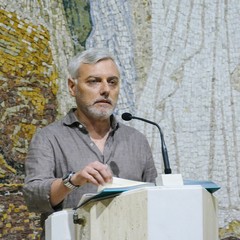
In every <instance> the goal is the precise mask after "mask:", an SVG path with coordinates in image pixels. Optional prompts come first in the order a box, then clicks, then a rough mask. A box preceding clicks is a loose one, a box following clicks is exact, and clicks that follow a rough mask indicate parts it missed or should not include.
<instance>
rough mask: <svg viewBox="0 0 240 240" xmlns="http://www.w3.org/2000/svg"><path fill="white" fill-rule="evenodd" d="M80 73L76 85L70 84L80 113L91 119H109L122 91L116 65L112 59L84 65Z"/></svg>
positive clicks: (70, 82)
mask: <svg viewBox="0 0 240 240" xmlns="http://www.w3.org/2000/svg"><path fill="white" fill-rule="evenodd" d="M78 73H79V78H78V79H77V81H76V82H75V83H74V82H72V80H69V82H68V84H69V89H70V93H71V95H72V96H74V97H75V98H76V103H77V106H78V113H79V114H80V115H82V114H83V115H84V116H85V117H87V118H91V119H107V118H108V117H109V116H110V115H111V114H112V113H113V110H114V108H115V107H116V104H117V100H118V95H119V90H120V82H119V81H120V76H119V71H118V69H117V66H116V64H115V63H114V62H113V61H112V60H111V59H106V60H101V61H99V62H97V63H96V64H82V65H81V67H80V68H79V71H78Z"/></svg>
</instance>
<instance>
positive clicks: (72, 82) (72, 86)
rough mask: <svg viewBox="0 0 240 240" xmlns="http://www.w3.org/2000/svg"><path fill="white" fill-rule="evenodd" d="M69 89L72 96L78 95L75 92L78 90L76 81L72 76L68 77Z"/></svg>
mask: <svg viewBox="0 0 240 240" xmlns="http://www.w3.org/2000/svg"><path fill="white" fill-rule="evenodd" d="M68 90H69V92H70V94H71V96H72V97H75V96H76V94H75V92H76V82H75V80H74V79H72V78H68Z"/></svg>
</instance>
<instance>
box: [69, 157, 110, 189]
mask: <svg viewBox="0 0 240 240" xmlns="http://www.w3.org/2000/svg"><path fill="white" fill-rule="evenodd" d="M111 181H112V171H111V169H110V167H109V166H108V165H106V164H103V163H101V162H99V161H95V162H92V163H90V164H88V165H87V166H86V167H84V168H83V169H81V170H79V171H78V172H76V173H75V174H74V175H73V176H72V178H71V182H72V183H73V184H74V185H80V186H82V185H84V184H85V183H92V184H94V185H97V186H99V185H104V184H105V183H109V182H111Z"/></svg>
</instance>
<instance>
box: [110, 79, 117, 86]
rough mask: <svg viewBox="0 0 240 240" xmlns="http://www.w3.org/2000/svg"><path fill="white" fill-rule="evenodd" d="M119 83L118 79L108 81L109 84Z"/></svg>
mask: <svg viewBox="0 0 240 240" xmlns="http://www.w3.org/2000/svg"><path fill="white" fill-rule="evenodd" d="M117 83H118V80H117V79H111V80H109V81H108V84H110V85H117Z"/></svg>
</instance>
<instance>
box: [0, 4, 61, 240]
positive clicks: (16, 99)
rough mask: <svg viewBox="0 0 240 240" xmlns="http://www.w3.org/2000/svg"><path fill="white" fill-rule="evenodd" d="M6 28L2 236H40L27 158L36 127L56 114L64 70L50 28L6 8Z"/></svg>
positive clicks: (1, 19)
mask: <svg viewBox="0 0 240 240" xmlns="http://www.w3.org/2000/svg"><path fill="white" fill-rule="evenodd" d="M0 32H1V39H0V55H1V59H0V131H1V135H0V219H1V225H2V226H0V227H1V228H2V229H3V231H0V238H5V237H7V236H8V239H9V237H11V236H14V235H15V236H16V233H23V235H24V234H26V236H29V237H30V236H32V239H35V237H36V236H35V235H34V233H33V232H34V231H35V230H36V229H38V228H39V227H37V225H36V226H35V227H34V221H35V220H34V217H33V216H35V214H33V215H29V213H28V212H27V209H26V206H25V204H24V201H23V199H22V194H21V186H22V184H23V180H24V161H25V157H26V152H27V148H28V145H29V142H30V140H31V138H32V135H33V134H34V132H35V131H36V128H38V127H42V126H45V125H47V124H49V123H51V122H52V121H54V120H55V118H56V115H57V102H56V94H57V89H58V87H57V82H56V81H57V76H58V73H57V70H56V67H55V65H54V62H53V58H52V52H51V48H50V44H49V41H50V36H49V34H48V30H47V29H46V28H45V27H43V26H41V25H39V26H36V25H34V24H31V23H29V22H27V21H25V20H24V19H21V18H19V17H18V16H17V15H16V14H14V13H10V12H7V11H4V10H2V9H1V10H0ZM23 219H24V220H23ZM36 219H37V216H36ZM31 231H32V232H31ZM20 236H21V234H20V235H19V236H18V237H19V238H18V239H24V237H22V238H20ZM12 239H15V238H12ZM30 239H31V238H30Z"/></svg>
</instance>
